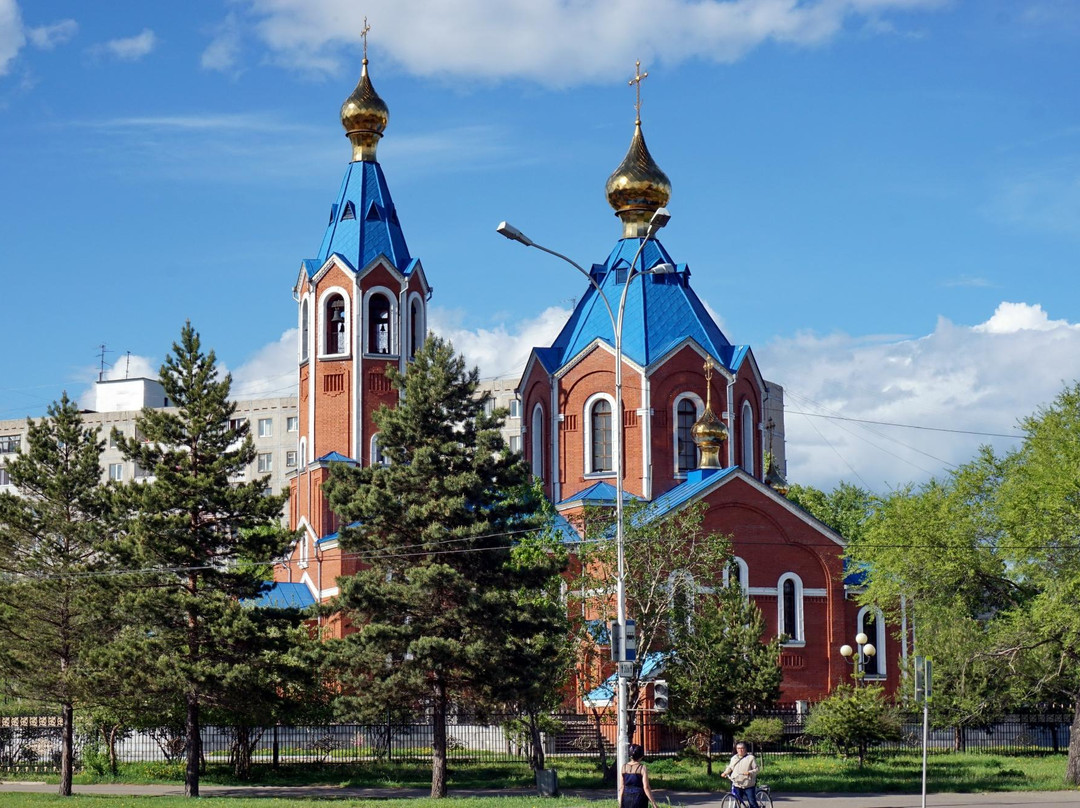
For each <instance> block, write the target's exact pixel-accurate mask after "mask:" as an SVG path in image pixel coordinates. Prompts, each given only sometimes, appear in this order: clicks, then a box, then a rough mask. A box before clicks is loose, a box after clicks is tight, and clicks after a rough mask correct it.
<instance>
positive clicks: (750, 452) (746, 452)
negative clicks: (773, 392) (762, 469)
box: [740, 401, 756, 474]
mask: <svg viewBox="0 0 1080 808" xmlns="http://www.w3.org/2000/svg"><path fill="white" fill-rule="evenodd" d="M741 420H742V463H741V464H740V465H742V467H743V470H744V471H745V472H746V473H747V474H753V473H754V467H755V465H756V464H755V463H754V408H753V407H751V406H750V402H749V401H744V402H743V405H742V418H741Z"/></svg>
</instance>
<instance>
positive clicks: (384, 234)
mask: <svg viewBox="0 0 1080 808" xmlns="http://www.w3.org/2000/svg"><path fill="white" fill-rule="evenodd" d="M334 253H338V254H340V255H341V256H343V257H344V258H345V259H346V261H348V263H349V264H350V265H351V266H352V267H353V268H354V269H357V270H359V269H363V268H364V267H366V266H367V265H368V264H370V263H371V262H372V261H373V260H374V259H375V258H378V257H379V256H380V255H385V256H386V257H387V258H388V259H389V260H390V263H392V264H393V265H394V267H395V268H396V269H397V270H398V271H399V272H401V273H402V274H408V273H409V272H411V271H412V268H413V258H412V256H411V255H409V247H408V245H406V243H405V234H404V233H403V232H402V230H401V223H400V222H399V221H398V216H397V209H396V208H395V207H394V200H393V199H392V198H391V197H390V187H389V186H388V185H387V184H386V177H385V176H384V175H383V171H382V167H381V166H380V165H379V164H378V163H376V162H374V161H372V162H367V161H358V162H355V163H349V167H348V168H347V169H346V170H345V178H344V179H343V180H342V182H341V190H340V191H338V195H337V199H336V200H335V202H334V204H333V205H331V206H330V221H329V223H328V224H327V226H326V234H325V235H324V236H323V240H322V245H321V246H320V247H319V254H318V256H317V257H316V258H314V259H308V260H306V261H305V262H304V266H305V268H307V271H308V273H309V274H314V273H313V271H312V269H311V266H312V265H314V267H315V270H314V271H316V272H317V271H318V269H319V268H320V267H322V265H323V264H325V263H326V260H327V259H328V258H329V257H330V256H331V255H333V254H334Z"/></svg>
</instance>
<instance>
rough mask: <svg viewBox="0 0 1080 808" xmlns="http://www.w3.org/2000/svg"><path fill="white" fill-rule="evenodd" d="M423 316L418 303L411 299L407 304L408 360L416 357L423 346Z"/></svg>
mask: <svg viewBox="0 0 1080 808" xmlns="http://www.w3.org/2000/svg"><path fill="white" fill-rule="evenodd" d="M423 317H424V315H423V313H422V312H421V310H420V301H419V300H417V299H416V298H413V301H412V303H410V304H409V359H412V358H413V357H414V356H416V352H417V351H419V350H420V346H421V345H423V344H424V319H423Z"/></svg>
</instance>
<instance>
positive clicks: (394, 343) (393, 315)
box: [360, 286, 401, 359]
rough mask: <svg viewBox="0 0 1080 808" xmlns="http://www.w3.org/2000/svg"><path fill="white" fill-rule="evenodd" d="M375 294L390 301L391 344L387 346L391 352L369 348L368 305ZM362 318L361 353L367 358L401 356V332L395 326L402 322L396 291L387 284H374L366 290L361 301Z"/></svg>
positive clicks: (393, 357)
mask: <svg viewBox="0 0 1080 808" xmlns="http://www.w3.org/2000/svg"><path fill="white" fill-rule="evenodd" d="M373 295H383V296H384V297H385V298H386V299H387V300H388V301H389V302H390V344H389V345H388V346H387V347H388V348H389V349H390V352H389V353H384V354H381V353H374V352H372V351H370V350H368V348H369V347H370V346H369V345H368V344H367V341H368V330H369V329H370V327H371V324H370V323H369V322H368V305H369V304H370V303H371V298H372V296H373ZM360 320H361V322H362V323H363V326H364V327H363V329H362V330H361V333H360V345H361V351H360V352H361V353H362V354H363V355H364V356H365V357H366V358H371V359H397V358H399V357H400V356H401V348H400V346H401V334H398V333H396V332H397V330H398V329H396V328H394V324H395V323H400V322H401V320H400V319H399V318H398V296H397V294H396V293H395V292H392V291H391V290H390V289H388V288H386V287H385V286H372V287H371V288H370V289H368V290H367V291H366V292H364V297H363V300H362V301H361V308H360Z"/></svg>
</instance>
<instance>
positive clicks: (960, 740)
mask: <svg viewBox="0 0 1080 808" xmlns="http://www.w3.org/2000/svg"><path fill="white" fill-rule="evenodd" d="M966 749H967V732H966V731H965V730H964V725H963V724H957V725H956V726H955V727H953V751H954V752H963V751H965V750H966Z"/></svg>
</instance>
